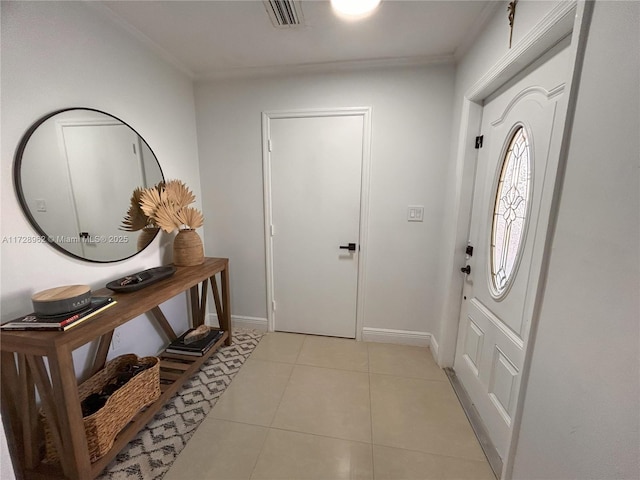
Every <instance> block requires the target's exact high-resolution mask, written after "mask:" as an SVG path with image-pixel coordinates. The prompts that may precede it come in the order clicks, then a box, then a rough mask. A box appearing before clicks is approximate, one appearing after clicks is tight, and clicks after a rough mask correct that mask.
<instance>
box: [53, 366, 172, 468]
mask: <svg viewBox="0 0 640 480" xmlns="http://www.w3.org/2000/svg"><path fill="white" fill-rule="evenodd" d="M131 363H142V364H147V365H153V366H152V367H151V368H148V369H146V370H144V371H143V372H141V373H139V374H137V375H136V376H135V377H133V378H132V379H131V380H129V381H128V382H127V383H126V384H125V385H123V386H122V387H120V388H119V389H118V390H116V391H115V392H114V393H113V394H112V395H111V396H110V397H109V399H108V400H107V402H106V403H105V405H104V406H103V407H102V408H101V409H100V410H98V411H97V412H95V413H94V414H92V415H89V416H88V417H84V418H83V419H82V421H83V423H84V429H85V432H86V435H87V444H88V446H89V457H90V460H91V462H95V461H96V460H97V459H99V458H100V457H102V456H103V455H105V454H106V453H107V452H108V451H109V450H110V449H111V447H112V446H113V442H114V440H115V438H116V435H117V434H118V433H119V432H120V430H122V429H123V428H124V427H125V426H126V425H127V424H128V423H129V421H130V420H131V419H132V418H133V417H134V416H135V414H136V413H138V412H139V411H140V410H141V409H142V408H144V407H146V406H147V405H149V404H151V403H153V402H154V401H155V400H157V399H158V397H159V396H160V361H159V360H158V358H157V357H143V358H138V356H137V355H134V354H127V355H122V356H120V357H117V358H114V359H113V360H111V361H109V362H107V364H106V365H105V367H104V368H103V369H102V370H100V371H99V372H98V373H96V374H95V375H94V376H92V377H91V378H89V379H88V380H87V381H85V382H83V383H82V384H81V385H80V386H79V387H78V394H79V396H80V401H83V400H84V399H85V398H87V397H88V396H89V395H91V394H92V393H98V392H100V391H101V390H102V388H103V387H104V386H105V385H106V384H107V383H109V380H110V379H112V378H113V377H114V376H116V375H117V373H118V372H119V371H120V370H121V367H122V366H124V365H127V364H131ZM44 432H45V446H46V461H47V462H50V463H54V462H57V461H58V458H59V457H58V452H57V451H56V448H55V444H54V443H53V438H52V435H51V431H50V429H49V426H48V423H47V422H46V420H45V421H44Z"/></svg>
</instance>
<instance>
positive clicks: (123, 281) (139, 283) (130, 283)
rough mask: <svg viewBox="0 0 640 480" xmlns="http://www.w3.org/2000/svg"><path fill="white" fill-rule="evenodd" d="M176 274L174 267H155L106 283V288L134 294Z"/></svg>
mask: <svg viewBox="0 0 640 480" xmlns="http://www.w3.org/2000/svg"><path fill="white" fill-rule="evenodd" d="M174 273H176V267H171V266H166V267H155V268H150V269H148V270H143V271H141V272H138V273H132V274H131V275H127V276H125V277H122V278H119V279H117V280H113V281H111V282H109V283H107V288H108V289H109V290H113V291H114V292H135V291H136V290H140V289H141V288H144V287H148V286H149V285H152V284H154V283H156V282H159V281H160V280H163V279H165V278H167V277H170V276H171V275H173V274H174Z"/></svg>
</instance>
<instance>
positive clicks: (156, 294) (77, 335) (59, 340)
mask: <svg viewBox="0 0 640 480" xmlns="http://www.w3.org/2000/svg"><path fill="white" fill-rule="evenodd" d="M228 263H229V260H228V259H227V258H212V257H207V258H205V260H204V263H202V264H201V265H196V266H192V267H176V273H175V274H173V275H172V276H170V277H168V278H165V279H164V280H160V281H159V282H157V283H154V284H152V285H149V286H148V287H145V288H143V289H140V290H136V291H134V292H126V293H125V292H113V291H111V290H108V289H106V288H102V289H100V290H96V291H94V292H92V293H93V295H96V296H111V297H112V298H113V299H114V300H115V301H116V304H115V305H113V306H112V307H109V308H107V309H106V310H104V311H103V312H100V313H98V314H97V315H95V316H93V317H91V318H89V319H87V320H86V321H84V322H81V323H80V324H79V325H77V326H74V327H72V328H70V329H68V330H67V331H6V330H5V331H2V333H1V334H0V349H1V350H2V351H12V352H25V353H29V352H32V353H35V351H34V349H37V350H41V349H46V350H50V349H51V348H55V347H56V346H60V345H69V346H70V347H71V348H72V349H74V348H77V347H79V346H81V345H84V344H85V343H88V342H90V341H91V340H93V339H95V338H97V337H100V336H102V335H104V334H106V333H108V332H110V331H112V330H113V329H115V328H116V327H118V326H120V325H122V324H124V323H126V322H128V321H130V320H132V319H134V318H136V317H138V316H140V315H142V314H143V313H145V312H148V311H149V310H151V309H152V308H154V307H156V306H158V305H160V304H161V303H163V302H165V301H167V300H169V299H170V298H172V297H175V296H176V295H178V294H180V293H182V292H184V291H186V290H188V289H190V288H191V287H194V286H196V285H198V284H199V283H200V282H202V281H204V280H206V279H209V278H211V277H214V276H215V275H216V274H217V273H219V272H222V271H224V270H226V269H227V268H228Z"/></svg>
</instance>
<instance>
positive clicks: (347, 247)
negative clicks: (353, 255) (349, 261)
mask: <svg viewBox="0 0 640 480" xmlns="http://www.w3.org/2000/svg"><path fill="white" fill-rule="evenodd" d="M340 248H341V249H343V250H349V251H350V252H355V251H356V244H355V243H350V244H349V245H340Z"/></svg>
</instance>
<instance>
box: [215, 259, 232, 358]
mask: <svg viewBox="0 0 640 480" xmlns="http://www.w3.org/2000/svg"><path fill="white" fill-rule="evenodd" d="M220 284H221V287H222V311H223V313H222V318H221V320H220V328H222V329H223V330H226V331H227V332H228V333H229V336H228V337H227V340H226V341H225V345H227V346H229V345H231V343H232V333H231V301H230V296H229V288H230V287H231V285H230V283H229V264H228V263H227V266H226V267H225V269H224V270H222V271H221V272H220ZM218 317H220V312H218Z"/></svg>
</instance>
